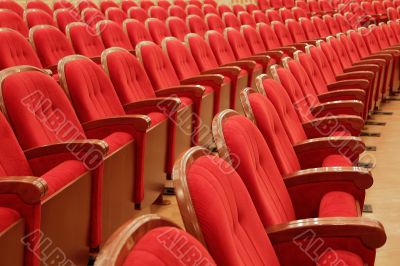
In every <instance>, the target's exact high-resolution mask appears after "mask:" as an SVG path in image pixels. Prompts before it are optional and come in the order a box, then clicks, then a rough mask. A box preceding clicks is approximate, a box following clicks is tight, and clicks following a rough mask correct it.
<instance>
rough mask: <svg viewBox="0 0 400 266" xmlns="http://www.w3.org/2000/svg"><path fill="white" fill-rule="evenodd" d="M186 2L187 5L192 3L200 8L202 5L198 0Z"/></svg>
mask: <svg viewBox="0 0 400 266" xmlns="http://www.w3.org/2000/svg"><path fill="white" fill-rule="evenodd" d="M188 4H189V5H194V6H196V7H198V8H201V7H202V6H203V3H202V2H200V1H199V0H189V1H188Z"/></svg>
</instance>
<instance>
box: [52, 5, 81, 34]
mask: <svg viewBox="0 0 400 266" xmlns="http://www.w3.org/2000/svg"><path fill="white" fill-rule="evenodd" d="M53 18H54V21H55V24H56V26H57V28H59V29H60V30H61V31H62V32H63V33H65V29H66V27H67V25H68V24H70V23H72V22H80V21H81V15H80V14H79V13H78V12H75V11H72V10H70V9H68V8H64V9H57V10H55V11H54V14H53Z"/></svg>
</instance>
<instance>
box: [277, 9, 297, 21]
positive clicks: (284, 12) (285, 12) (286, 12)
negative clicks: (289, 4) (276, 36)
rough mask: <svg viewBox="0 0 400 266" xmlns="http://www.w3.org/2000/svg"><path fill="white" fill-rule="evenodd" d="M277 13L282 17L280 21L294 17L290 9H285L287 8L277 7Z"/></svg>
mask: <svg viewBox="0 0 400 266" xmlns="http://www.w3.org/2000/svg"><path fill="white" fill-rule="evenodd" d="M279 15H280V17H281V19H282V21H286V20H288V19H294V18H295V17H294V15H293V13H292V10H290V9H287V8H280V9H279Z"/></svg>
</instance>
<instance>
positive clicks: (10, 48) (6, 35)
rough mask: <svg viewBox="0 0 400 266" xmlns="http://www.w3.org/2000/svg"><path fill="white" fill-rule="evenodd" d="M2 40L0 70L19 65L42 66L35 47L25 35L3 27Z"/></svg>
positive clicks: (1, 30) (0, 34)
mask: <svg viewBox="0 0 400 266" xmlns="http://www.w3.org/2000/svg"><path fill="white" fill-rule="evenodd" d="M0 40H1V41H0V70H1V69H4V68H7V67H12V66H18V65H31V66H35V67H38V68H42V64H41V63H40V60H39V58H38V57H37V55H36V53H35V51H34V49H33V48H32V46H31V45H30V43H29V42H28V41H27V40H26V39H25V38H24V36H22V35H21V34H19V33H18V32H16V31H13V30H10V29H4V28H3V29H0Z"/></svg>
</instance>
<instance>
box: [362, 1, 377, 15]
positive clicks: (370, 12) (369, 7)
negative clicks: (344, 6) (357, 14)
mask: <svg viewBox="0 0 400 266" xmlns="http://www.w3.org/2000/svg"><path fill="white" fill-rule="evenodd" d="M361 8H362V10H363V11H364V12H366V13H367V14H368V15H374V14H375V10H374V8H373V7H372V5H371V3H369V2H362V3H361Z"/></svg>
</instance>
